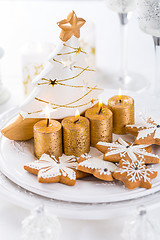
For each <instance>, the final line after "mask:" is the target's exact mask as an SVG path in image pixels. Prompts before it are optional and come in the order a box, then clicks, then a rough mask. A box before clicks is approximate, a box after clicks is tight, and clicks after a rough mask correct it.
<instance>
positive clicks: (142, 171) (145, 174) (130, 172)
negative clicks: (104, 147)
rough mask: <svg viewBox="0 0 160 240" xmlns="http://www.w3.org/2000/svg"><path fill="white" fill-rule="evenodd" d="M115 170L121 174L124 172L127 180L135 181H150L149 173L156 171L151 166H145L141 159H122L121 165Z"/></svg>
mask: <svg viewBox="0 0 160 240" xmlns="http://www.w3.org/2000/svg"><path fill="white" fill-rule="evenodd" d="M116 172H119V173H121V174H124V173H126V174H127V177H129V178H128V180H129V181H131V182H137V181H141V180H144V182H149V183H151V178H150V175H151V174H153V173H155V172H156V171H155V170H154V169H153V168H147V167H146V165H145V162H144V160H143V159H140V160H136V161H131V162H130V161H128V160H124V159H123V160H122V167H121V168H119V170H117V171H116Z"/></svg>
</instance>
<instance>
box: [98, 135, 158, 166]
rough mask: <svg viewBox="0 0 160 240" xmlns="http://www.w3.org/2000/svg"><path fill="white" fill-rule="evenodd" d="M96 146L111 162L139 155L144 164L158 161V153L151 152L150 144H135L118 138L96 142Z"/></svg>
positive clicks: (105, 158)
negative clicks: (111, 140) (110, 141)
mask: <svg viewBox="0 0 160 240" xmlns="http://www.w3.org/2000/svg"><path fill="white" fill-rule="evenodd" d="M96 148H97V149H98V150H99V151H101V152H103V153H104V157H103V159H104V160H107V161H111V162H119V161H120V160H121V159H122V158H123V159H130V158H134V157H136V156H137V157H141V158H143V159H144V161H145V163H146V164H153V163H159V157H158V155H155V154H153V153H151V151H152V146H151V145H136V144H131V143H128V142H126V141H125V140H124V139H122V138H118V140H117V141H116V142H113V143H107V142H98V143H97V144H96Z"/></svg>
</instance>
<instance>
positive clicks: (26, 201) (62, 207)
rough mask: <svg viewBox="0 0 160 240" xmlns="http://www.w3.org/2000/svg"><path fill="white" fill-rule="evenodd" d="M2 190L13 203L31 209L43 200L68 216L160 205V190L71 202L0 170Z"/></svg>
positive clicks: (112, 214) (117, 213)
mask: <svg viewBox="0 0 160 240" xmlns="http://www.w3.org/2000/svg"><path fill="white" fill-rule="evenodd" d="M0 194H1V196H2V195H3V196H4V197H5V198H6V199H7V200H9V201H11V202H12V203H14V204H16V205H18V206H20V207H22V208H26V209H29V210H33V209H34V208H35V207H37V206H38V205H40V204H43V205H44V206H45V208H46V209H47V210H48V211H49V212H53V213H54V214H56V215H57V216H58V217H63V218H67V219H81V220H82V219H83V220H105V219H111V218H112V219H113V218H116V217H121V216H123V217H124V216H127V215H128V216H131V215H132V214H134V213H135V211H137V209H138V207H139V206H141V205H143V206H145V208H146V210H147V212H148V211H150V210H152V209H154V208H156V207H158V206H159V205H160V201H159V199H160V191H159V192H157V193H154V194H152V195H149V196H146V197H142V198H138V199H135V200H128V201H122V202H114V203H97V204H91V203H72V202H65V201H59V200H55V199H51V198H46V197H42V196H39V195H37V194H34V193H31V192H29V191H27V190H25V189H23V188H21V187H20V186H18V185H17V184H15V183H13V182H12V181H10V180H9V179H8V178H7V177H6V176H5V175H3V174H2V173H1V172H0Z"/></svg>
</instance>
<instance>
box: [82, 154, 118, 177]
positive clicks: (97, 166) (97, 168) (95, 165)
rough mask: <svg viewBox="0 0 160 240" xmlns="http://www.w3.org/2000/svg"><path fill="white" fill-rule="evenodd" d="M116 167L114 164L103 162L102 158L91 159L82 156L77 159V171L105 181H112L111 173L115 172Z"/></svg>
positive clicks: (86, 155) (88, 156)
mask: <svg viewBox="0 0 160 240" xmlns="http://www.w3.org/2000/svg"><path fill="white" fill-rule="evenodd" d="M116 169H117V166H116V165H115V164H114V163H111V162H107V161H104V160H103V156H99V157H91V156H90V155H88V154H83V155H82V156H81V157H80V158H79V164H78V170H81V171H83V172H86V173H90V174H92V175H93V176H95V177H96V178H99V179H101V180H105V181H113V177H112V173H113V172H114V171H116Z"/></svg>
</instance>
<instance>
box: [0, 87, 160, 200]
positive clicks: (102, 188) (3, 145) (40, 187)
mask: <svg viewBox="0 0 160 240" xmlns="http://www.w3.org/2000/svg"><path fill="white" fill-rule="evenodd" d="M113 94H115V93H113V92H112V91H105V92H104V93H103V95H102V98H103V101H104V102H105V100H106V99H108V98H109V97H110V96H113ZM132 95H133V94H132ZM139 97H140V99H141V100H142V96H139ZM134 98H135V99H136V101H137V102H138V101H139V100H138V97H137V96H134ZM143 101H145V104H146V103H147V98H146V99H145V98H144V97H143ZM141 103H142V102H141ZM17 113H18V109H15V110H14V111H13V110H11V111H9V112H7V113H6V114H4V115H3V117H2V120H3V121H2V122H1V127H3V126H5V125H6V124H7V123H8V122H9V121H10V120H11V119H13V117H14V116H16V115H17ZM115 137H117V136H115ZM124 138H125V139H126V140H128V138H131V139H133V137H131V136H127V135H125V136H124ZM92 151H93V152H94V153H93V154H97V150H96V149H92ZM154 151H156V153H159V154H160V147H157V148H155V149H154ZM34 159H35V156H34V152H33V141H32V140H31V141H26V142H16V141H11V140H8V139H6V138H5V137H3V136H1V138H0V169H1V171H2V173H3V174H5V175H6V176H7V177H8V178H9V179H10V180H11V181H13V182H14V183H16V184H18V185H19V186H21V187H23V188H24V189H26V190H29V191H31V192H33V193H36V194H39V195H41V196H44V197H48V198H54V199H58V200H62V201H71V202H78V203H109V202H118V201H125V200H131V199H136V198H139V197H143V196H147V195H150V194H152V193H155V192H157V191H159V190H160V175H159V174H158V177H157V178H156V179H154V180H153V187H152V188H151V189H149V190H146V189H142V188H137V189H135V190H128V189H126V188H125V187H124V185H123V184H122V183H120V182H118V181H116V182H104V181H100V180H98V179H95V178H93V177H89V178H84V179H81V180H77V182H76V184H75V186H72V187H70V186H66V185H63V184H60V183H55V184H43V183H39V182H38V181H37V177H36V176H34V175H32V174H30V173H28V172H26V171H25V170H24V169H23V166H24V164H25V163H28V162H30V161H33V160H34ZM155 169H157V170H158V172H160V164H156V165H155Z"/></svg>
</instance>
